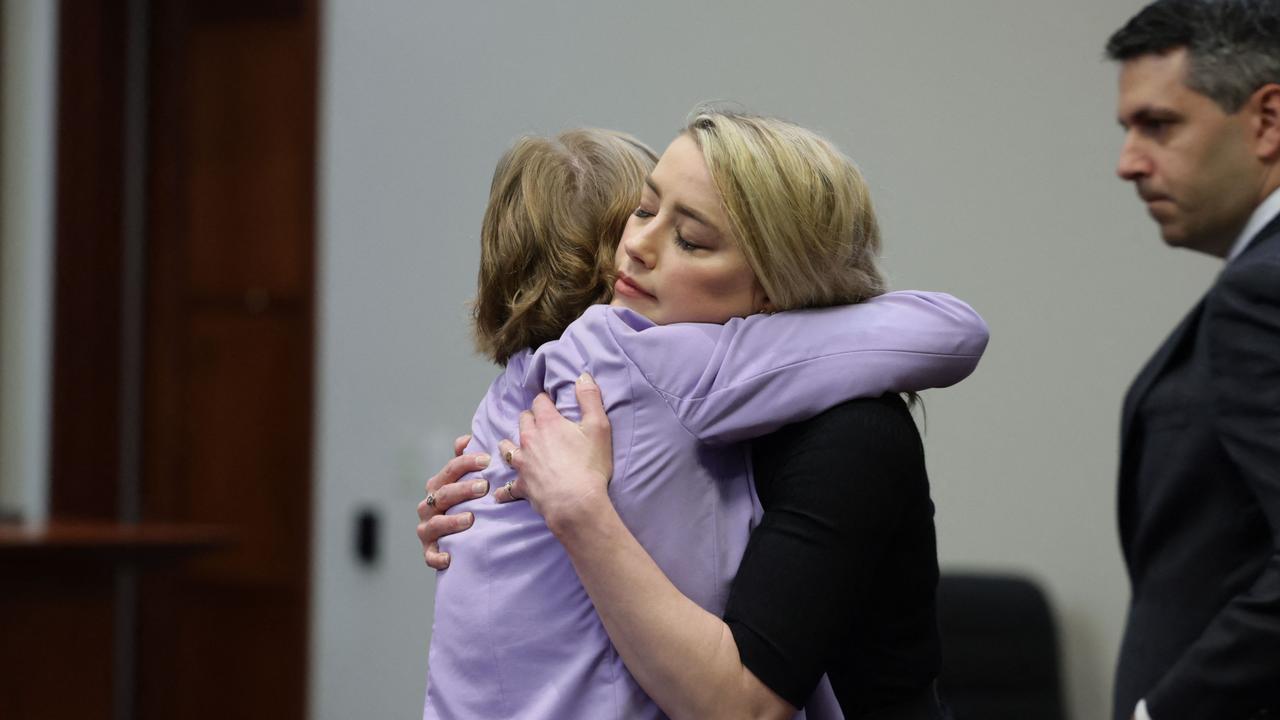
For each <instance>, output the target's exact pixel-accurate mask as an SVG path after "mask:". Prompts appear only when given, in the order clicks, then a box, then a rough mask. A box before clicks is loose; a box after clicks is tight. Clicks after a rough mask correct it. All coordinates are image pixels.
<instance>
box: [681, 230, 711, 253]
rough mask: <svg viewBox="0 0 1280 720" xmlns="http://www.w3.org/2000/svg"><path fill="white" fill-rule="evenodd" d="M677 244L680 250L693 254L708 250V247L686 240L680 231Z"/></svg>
mask: <svg viewBox="0 0 1280 720" xmlns="http://www.w3.org/2000/svg"><path fill="white" fill-rule="evenodd" d="M675 243H676V247H678V248H680V249H681V250H684V251H685V252H693V251H695V250H707V249H708V248H707V246H706V245H698V244H697V243H691V242H689V241H688V240H685V239H684V236H683V235H681V234H680V231H679V230H677V231H676V240H675Z"/></svg>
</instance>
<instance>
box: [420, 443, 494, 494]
mask: <svg viewBox="0 0 1280 720" xmlns="http://www.w3.org/2000/svg"><path fill="white" fill-rule="evenodd" d="M489 461H490V458H489V455H488V454H487V453H468V454H466V455H459V456H458V457H456V458H453V459H452V460H450V461H449V462H447V463H445V466H444V467H443V468H441V469H440V472H438V473H436V474H435V475H432V476H431V479H430V480H427V492H429V493H433V492H437V491H438V490H439V489H440V488H442V487H444V486H445V485H449V484H450V483H456V482H458V480H460V479H461V478H462V477H463V476H464V475H466V474H467V473H472V472H476V471H477V470H483V469H485V468H487V467H489Z"/></svg>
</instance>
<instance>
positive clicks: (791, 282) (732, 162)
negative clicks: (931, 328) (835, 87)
mask: <svg viewBox="0 0 1280 720" xmlns="http://www.w3.org/2000/svg"><path fill="white" fill-rule="evenodd" d="M692 118H693V119H692V120H690V121H689V123H688V125H687V126H686V127H685V131H684V132H685V133H687V134H688V135H689V136H690V137H691V138H692V139H693V141H694V142H695V143H696V144H697V145H698V147H699V148H700V149H701V150H702V155H703V158H704V159H705V160H706V163H707V168H708V169H709V170H710V172H711V177H712V179H713V180H714V181H715V184H716V187H717V188H718V189H719V190H720V195H721V197H722V198H723V200H724V205H725V209H726V210H727V211H728V215H729V222H730V224H731V226H732V230H733V233H734V235H736V236H737V239H738V243H739V246H740V248H741V250H742V254H743V255H744V256H746V259H747V264H748V265H750V266H751V269H752V270H753V271H754V272H755V275H756V279H757V280H758V281H759V282H760V285H761V287H762V288H763V289H764V291H765V294H766V295H768V297H769V301H770V303H771V304H772V305H773V307H774V309H777V310H792V309H796V308H804V307H821V306H827V305H839V304H847V303H856V302H861V301H863V300H866V299H868V298H871V297H874V296H876V295H880V294H881V293H883V292H884V291H885V281H884V277H883V276H882V275H881V274H880V270H879V267H878V266H877V256H878V255H879V253H880V228H879V224H878V223H877V221H876V215H875V210H874V209H873V208H872V206H871V194H870V191H869V189H868V188H867V184H866V181H865V180H863V178H862V174H861V173H860V172H858V168H857V167H856V166H855V165H854V164H853V161H851V160H849V158H847V157H845V156H844V155H843V154H841V153H840V151H839V150H837V149H836V148H835V147H834V146H832V145H831V143H829V142H828V141H826V140H825V139H823V138H822V137H820V136H818V135H817V134H816V133H813V132H811V131H809V130H806V129H804V128H802V127H799V126H797V125H794V124H792V123H789V122H787V121H785V120H779V119H776V118H768V117H760V116H755V115H748V114H745V113H740V112H736V111H728V110H719V109H705V108H699V109H695V110H694V113H693V115H692Z"/></svg>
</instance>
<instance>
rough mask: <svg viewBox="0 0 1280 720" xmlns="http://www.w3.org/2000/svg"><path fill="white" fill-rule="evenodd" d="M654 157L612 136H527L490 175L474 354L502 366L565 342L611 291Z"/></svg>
mask: <svg viewBox="0 0 1280 720" xmlns="http://www.w3.org/2000/svg"><path fill="white" fill-rule="evenodd" d="M656 162H657V156H656V155H654V153H653V151H652V150H650V149H649V148H648V147H647V146H645V144H644V143H642V142H640V141H639V140H637V139H635V138H634V137H632V136H630V135H627V134H626V133H620V132H615V131H612V130H598V129H593V128H584V129H577V130H568V131H565V132H563V133H560V134H559V135H557V136H555V137H522V138H520V139H519V140H517V141H516V142H515V144H514V145H512V147H511V149H510V150H508V151H507V153H506V154H505V155H503V157H502V159H501V160H500V161H499V162H498V167H497V169H495V170H494V173H493V184H492V186H491V187H490V190H489V206H488V207H487V208H486V209H485V213H484V223H483V225H482V226H481V228H480V273H479V277H478V279H477V282H476V285H477V287H476V297H475V300H474V302H473V306H472V317H473V333H474V336H475V342H476V349H477V350H478V351H479V352H480V353H481V354H483V355H485V356H487V357H489V358H492V359H493V361H494V362H496V363H498V364H499V365H506V364H507V360H509V359H510V358H511V356H512V355H514V354H515V353H517V352H519V351H520V350H522V349H524V348H537V347H538V346H540V345H542V344H543V343H545V342H547V341H548V340H555V339H556V338H558V337H560V335H561V334H562V333H563V332H564V329H565V328H566V327H568V325H569V323H571V322H573V321H574V320H576V319H577V318H578V316H580V315H582V313H583V312H585V311H586V309H587V308H588V307H590V306H591V305H593V304H595V303H599V302H605V301H607V300H608V299H609V297H610V295H611V293H612V289H613V275H614V272H615V268H614V253H615V251H616V250H617V247H618V240H619V239H620V238H621V237H622V228H623V226H624V225H626V222H627V218H628V217H629V216H630V215H631V213H632V212H634V211H635V209H636V206H638V205H639V204H640V190H641V188H642V187H643V186H644V178H645V177H646V176H647V175H648V174H649V172H650V171H651V170H652V169H653V166H654V164H655V163H656Z"/></svg>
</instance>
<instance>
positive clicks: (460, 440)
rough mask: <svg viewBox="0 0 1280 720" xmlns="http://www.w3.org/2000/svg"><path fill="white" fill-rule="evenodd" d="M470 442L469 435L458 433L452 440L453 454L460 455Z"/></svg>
mask: <svg viewBox="0 0 1280 720" xmlns="http://www.w3.org/2000/svg"><path fill="white" fill-rule="evenodd" d="M470 442H471V435H470V434H467V435H459V436H458V437H457V438H455V439H454V441H453V454H454V455H455V456H457V455H461V454H462V451H463V450H466V449H467V444H468V443H470Z"/></svg>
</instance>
